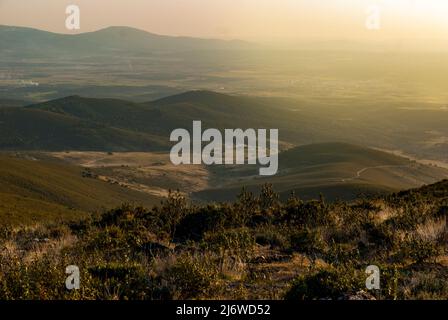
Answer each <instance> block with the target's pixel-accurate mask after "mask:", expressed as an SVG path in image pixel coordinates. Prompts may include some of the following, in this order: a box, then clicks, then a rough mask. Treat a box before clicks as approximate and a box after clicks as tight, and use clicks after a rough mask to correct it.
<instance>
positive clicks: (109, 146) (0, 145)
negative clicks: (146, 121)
mask: <svg viewBox="0 0 448 320" xmlns="http://www.w3.org/2000/svg"><path fill="white" fill-rule="evenodd" d="M0 123H1V124H2V125H1V126H0V149H3V150H111V151H120V150H121V151H125V150H148V149H152V150H158V149H161V148H162V147H163V145H166V144H167V142H166V141H163V139H162V138H161V137H157V136H153V135H150V134H145V133H141V132H136V131H130V130H125V129H120V128H114V127H111V126H107V125H105V124H103V123H101V122H94V121H91V120H86V119H81V118H77V117H74V116H71V115H67V114H61V113H57V112H50V111H45V110H37V109H33V108H18V107H15V108H0Z"/></svg>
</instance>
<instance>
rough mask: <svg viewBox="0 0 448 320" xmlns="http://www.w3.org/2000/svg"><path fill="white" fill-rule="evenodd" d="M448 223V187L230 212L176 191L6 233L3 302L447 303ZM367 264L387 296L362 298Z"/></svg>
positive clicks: (266, 198) (256, 203)
mask: <svg viewBox="0 0 448 320" xmlns="http://www.w3.org/2000/svg"><path fill="white" fill-rule="evenodd" d="M447 214H448V180H445V181H442V182H440V183H437V184H434V185H430V186H426V187H423V188H421V189H417V190H411V191H406V192H401V193H398V194H393V195H390V196H386V197H378V198H371V199H360V200H357V201H354V202H349V203H347V202H334V203H327V202H326V201H325V199H323V198H320V199H318V200H313V201H306V202H304V201H302V200H300V199H298V198H297V197H296V196H294V195H291V197H290V198H289V199H288V200H287V201H286V202H281V201H280V200H279V197H278V195H277V194H276V193H275V192H274V191H273V190H272V188H271V187H270V186H269V185H265V186H264V187H263V188H262V190H261V192H260V194H259V195H254V194H252V193H249V192H247V191H244V190H243V191H242V192H241V194H240V195H239V197H238V199H237V200H236V201H235V202H233V203H222V204H218V203H214V204H204V205H195V204H191V203H189V202H188V201H187V199H186V198H184V197H183V196H182V195H181V194H179V193H176V192H174V193H171V194H170V196H169V197H168V198H167V199H166V200H164V201H163V202H162V203H161V204H160V205H159V206H156V207H154V208H152V209H144V208H141V207H133V206H130V205H123V206H122V207H120V208H117V209H115V210H111V211H107V212H105V213H104V214H102V215H100V216H92V217H90V218H87V219H83V220H81V221H75V222H67V223H59V224H47V225H44V224H39V225H35V226H33V227H12V226H9V227H8V226H3V227H2V228H1V235H0V238H1V239H0V249H1V253H0V299H448V268H447V265H448V259H447V248H448V247H447V243H448V232H447V223H446V222H447ZM68 265H76V266H78V267H79V269H80V273H81V286H80V289H79V290H73V291H69V290H67V289H66V288H65V280H66V277H67V275H66V274H65V268H66V266H68ZM368 265H377V266H379V268H380V270H381V289H380V290H374V291H367V290H366V289H365V280H366V274H365V269H366V267H367V266H368Z"/></svg>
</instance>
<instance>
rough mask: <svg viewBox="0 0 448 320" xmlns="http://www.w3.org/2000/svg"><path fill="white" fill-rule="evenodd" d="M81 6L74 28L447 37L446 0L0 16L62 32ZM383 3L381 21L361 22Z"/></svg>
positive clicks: (23, 6) (13, 5) (93, 4)
mask: <svg viewBox="0 0 448 320" xmlns="http://www.w3.org/2000/svg"><path fill="white" fill-rule="evenodd" d="M69 4H77V5H79V7H80V9H81V30H80V32H87V31H93V30H97V29H101V28H104V27H108V26H117V25H120V26H131V27H135V28H139V29H143V30H147V31H150V32H154V33H159V34H167V35H182V36H193V37H208V38H223V39H235V38H237V39H245V40H256V41H287V40H296V39H303V38H305V39H314V38H316V39H317V38H324V39H331V38H334V39H340V38H344V39H362V38H366V37H376V38H378V39H383V38H384V39H389V38H394V39H400V38H404V39H407V38H412V37H414V38H446V37H447V36H448V1H446V0H376V1H375V0H0V24H4V25H15V26H28V27H34V28H38V29H44V30H49V31H53V32H61V33H67V32H69V31H68V30H66V29H65V17H66V16H65V7H66V6H67V5H69ZM370 5H378V7H379V8H380V9H381V29H380V30H378V31H375V32H374V33H372V31H368V30H367V29H366V28H365V21H366V18H367V13H366V9H367V8H368V7H369V6H370Z"/></svg>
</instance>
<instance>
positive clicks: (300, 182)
mask: <svg viewBox="0 0 448 320" xmlns="http://www.w3.org/2000/svg"><path fill="white" fill-rule="evenodd" d="M213 172H214V181H215V182H216V184H217V185H218V187H216V188H215V189H212V190H205V191H202V192H198V193H196V194H195V196H196V197H197V198H199V199H207V200H210V199H220V200H230V199H232V198H233V197H235V195H236V194H238V193H239V191H240V190H241V188H242V186H246V187H248V189H249V190H252V191H256V190H258V188H259V186H260V185H261V184H264V183H272V184H273V185H274V187H275V188H276V190H278V191H279V192H280V194H281V195H282V196H283V197H287V196H288V195H289V194H290V193H291V192H292V191H294V192H295V193H296V194H297V195H299V196H301V197H303V198H315V197H317V196H318V195H319V194H320V193H322V194H323V195H325V196H326V197H327V198H330V199H336V198H341V199H353V198H356V197H357V196H358V195H359V194H361V193H366V194H372V193H387V192H392V191H398V190H402V189H408V188H414V187H419V186H421V185H423V184H428V183H434V182H436V181H438V180H441V179H444V178H446V177H448V170H446V169H442V168H438V167H431V166H426V165H422V164H419V163H416V162H413V161H410V160H409V159H407V158H403V157H398V156H395V155H392V154H389V153H385V152H382V151H378V150H374V149H370V148H365V147H360V146H356V145H351V144H346V143H321V144H312V145H305V146H300V147H296V148H293V149H290V150H287V151H284V152H281V153H280V155H279V171H278V173H277V175H275V176H273V177H260V176H258V167H255V166H230V167H229V166H227V167H214V168H213Z"/></svg>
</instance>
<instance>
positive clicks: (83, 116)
mask: <svg viewBox="0 0 448 320" xmlns="http://www.w3.org/2000/svg"><path fill="white" fill-rule="evenodd" d="M290 103H291V102H287V101H286V100H284V99H277V100H276V99H263V98H254V97H244V96H230V95H225V94H219V93H214V92H210V91H190V92H186V93H183V94H179V95H175V96H170V97H167V98H164V99H160V100H156V101H152V102H146V103H134V102H129V101H124V100H118V99H94V98H83V97H79V96H69V97H66V98H62V99H56V100H51V101H47V102H44V103H39V104H34V105H29V106H27V107H24V108H1V109H0V122H1V123H3V124H4V125H3V126H2V127H1V128H0V131H1V132H0V133H1V136H2V139H0V149H8V150H14V149H20V150H25V149H28V150H112V151H148V150H151V151H154V150H169V147H170V144H169V139H168V138H169V134H170V133H171V131H172V130H174V129H176V128H187V129H189V130H191V126H192V121H193V120H201V121H202V122H203V128H204V129H205V128H210V127H212V128H218V129H225V128H243V129H245V128H277V129H279V131H280V132H281V135H280V140H281V141H282V142H287V143H292V144H303V143H305V142H319V141H325V140H329V139H331V138H332V137H334V136H335V134H336V133H337V132H338V131H339V132H340V131H341V130H340V128H339V127H337V126H332V125H331V124H330V125H328V123H329V122H328V121H326V120H325V119H323V118H322V117H318V116H316V115H309V114H307V113H300V114H298V113H297V112H294V111H291V110H290V108H291V105H290ZM345 136H349V135H348V134H345Z"/></svg>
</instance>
